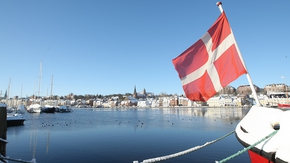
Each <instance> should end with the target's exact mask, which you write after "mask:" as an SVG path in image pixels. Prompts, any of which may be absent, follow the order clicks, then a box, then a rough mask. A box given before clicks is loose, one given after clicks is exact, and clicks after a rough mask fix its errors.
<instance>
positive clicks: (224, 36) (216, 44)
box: [172, 2, 290, 163]
mask: <svg viewBox="0 0 290 163" xmlns="http://www.w3.org/2000/svg"><path fill="white" fill-rule="evenodd" d="M221 4H222V3H221V2H218V3H217V6H218V7H219V9H220V11H221V15H220V16H219V17H218V18H217V20H216V21H215V22H214V24H213V25H212V26H211V27H210V29H209V30H208V31H207V32H206V34H205V35H204V36H203V37H202V38H201V39H199V40H198V41H197V42H196V43H194V44H193V45H192V46H190V47H189V48H188V49H187V50H185V51H184V52H183V53H181V54H180V55H179V56H177V57H176V58H174V59H173V60H172V62H173V65H174V68H175V70H176V71H177V73H178V76H179V78H180V80H181V84H182V87H183V90H184V93H185V95H186V97H187V98H188V99H190V100H192V101H207V100H208V99H209V98H211V97H213V96H214V95H215V94H217V93H218V92H219V91H220V90H222V89H223V88H224V87H226V86H227V85H229V84H230V83H231V82H233V81H234V80H236V79H237V78H239V77H240V76H241V75H246V77H247V79H248V82H249V85H250V88H251V91H252V97H253V98H254V100H255V104H254V105H253V106H252V107H251V108H250V110H249V112H248V113H247V115H246V116H245V117H244V118H243V119H242V120H241V121H240V122H239V123H238V124H237V126H236V127H235V136H236V138H237V140H238V141H239V142H240V144H241V145H243V146H244V147H245V148H244V149H246V150H245V151H248V154H249V158H250V160H251V162H252V163H287V162H290V139H289V136H290V127H289V126H290V109H280V108H272V107H265V106H262V105H261V103H260V101H259V98H258V96H257V93H256V90H255V89H254V85H253V82H252V79H251V77H250V74H249V71H248V70H247V68H246V65H245V62H244V60H243V58H242V55H241V52H240V50H239V48H238V46H237V43H236V40H235V38H234V35H233V31H232V29H231V27H230V25H229V22H228V19H227V17H226V14H225V12H224V11H223V9H222V5H221Z"/></svg>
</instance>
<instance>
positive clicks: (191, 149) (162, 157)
mask: <svg viewBox="0 0 290 163" xmlns="http://www.w3.org/2000/svg"><path fill="white" fill-rule="evenodd" d="M234 132H235V131H231V132H230V133H228V134H226V135H224V136H222V137H220V138H218V139H215V140H213V141H211V142H206V143H205V144H204V145H201V146H195V147H193V148H190V149H187V150H184V151H181V152H178V153H174V154H171V155H167V156H161V157H156V158H151V159H147V160H143V162H141V163H151V162H158V161H164V160H167V159H170V158H174V157H178V156H181V155H185V154H188V153H190V152H193V151H196V150H199V149H201V148H203V147H206V146H208V145H211V144H213V143H215V142H217V141H219V140H221V139H223V138H225V137H227V136H229V135H231V134H232V133H234ZM133 163H138V161H133Z"/></svg>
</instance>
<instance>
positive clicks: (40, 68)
mask: <svg viewBox="0 0 290 163" xmlns="http://www.w3.org/2000/svg"><path fill="white" fill-rule="evenodd" d="M41 79H42V61H40V67H39V84H38V96H39V95H40V88H41Z"/></svg>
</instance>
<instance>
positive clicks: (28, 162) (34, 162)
mask: <svg viewBox="0 0 290 163" xmlns="http://www.w3.org/2000/svg"><path fill="white" fill-rule="evenodd" d="M0 159H4V160H9V161H14V162H22V163H36V159H32V160H31V161H24V160H21V159H13V158H9V157H4V156H2V155H1V154H0Z"/></svg>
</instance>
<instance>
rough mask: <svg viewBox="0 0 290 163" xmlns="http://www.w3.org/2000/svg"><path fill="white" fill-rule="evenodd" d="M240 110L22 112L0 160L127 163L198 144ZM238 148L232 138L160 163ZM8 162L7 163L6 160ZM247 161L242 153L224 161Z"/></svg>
mask: <svg viewBox="0 0 290 163" xmlns="http://www.w3.org/2000/svg"><path fill="white" fill-rule="evenodd" d="M248 111H249V109H246V108H73V111H72V112H70V113H33V114H31V113H25V114H24V115H23V116H24V117H25V118H26V121H25V124H24V125H22V126H15V127H8V129H7V140H8V143H7V145H6V156H8V157H10V158H13V159H22V160H25V161H30V160H32V159H33V158H35V159H36V162H38V163H66V162H67V163H80V162H82V163H133V161H139V162H142V161H143V160H146V159H150V158H155V157H160V156H165V155H169V154H173V153H177V152H180V151H184V150H186V149H189V148H192V147H195V146H199V145H204V144H205V143H206V142H210V141H213V140H215V139H218V138H220V137H222V136H224V135H226V134H227V133H229V132H231V131H233V130H234V129H235V127H236V125H237V123H238V122H239V121H240V120H241V119H242V118H243V117H244V116H245V115H246V114H247V112H248ZM242 149H243V146H242V145H241V144H240V143H239V142H238V141H237V139H236V137H235V134H231V135H230V136H228V137H226V138H224V139H222V140H220V141H218V142H216V143H214V144H211V145H209V146H206V147H204V148H201V149H199V150H196V151H194V152H191V153H189V154H186V155H182V156H179V157H176V158H173V159H169V160H165V161H162V162H165V163H176V162H191V163H193V162H194V163H195V162H196V163H210V162H212V163H214V162H215V161H220V160H223V159H224V158H226V157H229V156H231V155H233V154H235V153H236V152H238V151H240V150H242ZM9 162H13V161H9ZM228 162H231V163H245V162H250V161H249V156H248V154H247V152H245V153H243V154H241V155H238V156H237V157H235V158H233V159H231V160H229V161H228Z"/></svg>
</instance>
